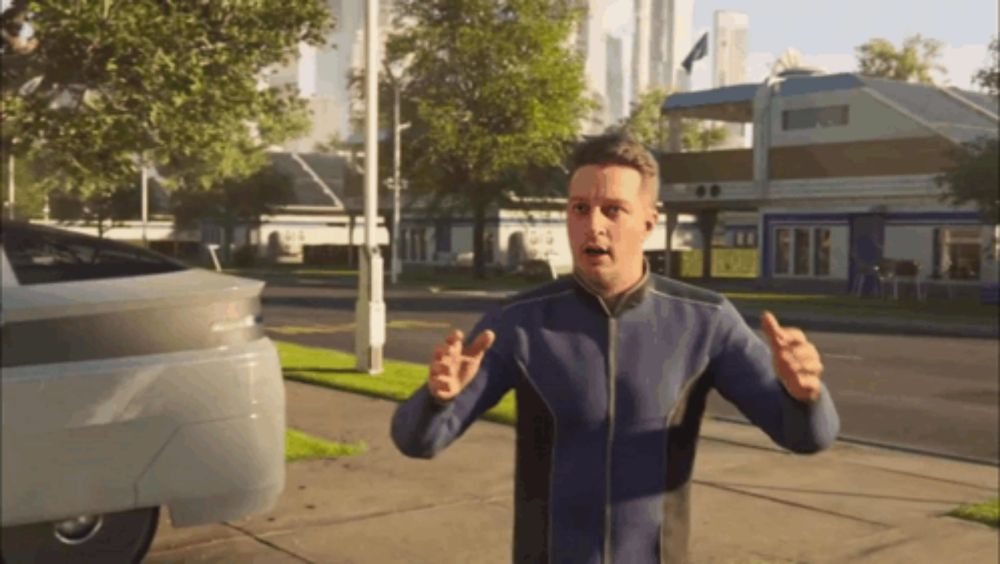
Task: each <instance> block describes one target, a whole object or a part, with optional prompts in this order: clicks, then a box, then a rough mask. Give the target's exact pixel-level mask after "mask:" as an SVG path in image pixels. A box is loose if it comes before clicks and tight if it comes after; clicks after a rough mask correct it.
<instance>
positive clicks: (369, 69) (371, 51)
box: [354, 0, 385, 374]
mask: <svg viewBox="0 0 1000 564" xmlns="http://www.w3.org/2000/svg"><path fill="white" fill-rule="evenodd" d="M365 8H366V10H365V200H364V211H365V235H364V251H363V252H362V253H360V258H361V264H360V265H359V266H360V268H359V269H358V301H357V305H356V307H355V320H356V324H355V333H354V354H355V359H356V362H357V364H356V366H357V369H358V370H359V371H361V372H367V373H368V374H381V373H382V347H383V345H384V344H385V302H384V301H383V300H382V283H383V274H382V255H381V254H380V252H379V248H378V244H377V242H376V240H375V234H376V231H375V228H376V222H377V219H376V204H377V202H376V199H377V198H378V192H377V188H378V70H377V69H378V60H379V58H378V39H379V35H378V14H379V12H378V0H366V2H365Z"/></svg>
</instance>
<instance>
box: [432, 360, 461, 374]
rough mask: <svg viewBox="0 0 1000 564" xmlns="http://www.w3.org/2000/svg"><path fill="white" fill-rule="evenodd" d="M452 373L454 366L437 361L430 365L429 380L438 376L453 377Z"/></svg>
mask: <svg viewBox="0 0 1000 564" xmlns="http://www.w3.org/2000/svg"><path fill="white" fill-rule="evenodd" d="M454 373H455V365H454V364H452V363H450V362H446V361H443V360H439V361H437V362H432V363H431V373H430V376H431V378H435V377H440V376H447V377H453V376H454Z"/></svg>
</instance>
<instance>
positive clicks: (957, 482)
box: [850, 462, 996, 492]
mask: <svg viewBox="0 0 1000 564" xmlns="http://www.w3.org/2000/svg"><path fill="white" fill-rule="evenodd" d="M850 464H854V465H855V466H860V467H862V468H869V469H875V470H881V471H883V472H889V473H892V474H900V475H903V476H911V477H913V478H922V479H924V480H930V481H932V482H942V483H945V484H954V485H956V486H965V487H967V488H974V489H977V490H983V491H987V492H991V491H995V490H996V488H994V487H990V486H984V485H982V484H972V483H969V482H963V481H961V480H952V479H949V478H939V477H937V476H928V475H926V474H918V473H916V472H907V471H906V470H897V469H895V468H886V467H884V466H878V465H876V464H865V463H864V462H850Z"/></svg>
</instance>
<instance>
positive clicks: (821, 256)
mask: <svg viewBox="0 0 1000 564" xmlns="http://www.w3.org/2000/svg"><path fill="white" fill-rule="evenodd" d="M830 247H831V243H830V230H829V229H823V228H821V227H820V228H816V229H815V230H813V264H814V265H815V267H814V268H815V274H816V276H829V275H830Z"/></svg>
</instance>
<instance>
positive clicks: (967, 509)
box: [948, 498, 1000, 527]
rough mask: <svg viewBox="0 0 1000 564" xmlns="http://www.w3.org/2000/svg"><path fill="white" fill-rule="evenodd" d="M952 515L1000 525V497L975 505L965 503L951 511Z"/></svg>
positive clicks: (993, 525)
mask: <svg viewBox="0 0 1000 564" xmlns="http://www.w3.org/2000/svg"><path fill="white" fill-rule="evenodd" d="M948 515H951V516H952V517H958V518H959V519H967V520H969V521H976V522H977V523H983V524H985V525H989V526H991V527H1000V498H997V499H993V500H991V501H987V502H984V503H977V504H974V505H963V506H962V507H959V508H957V509H955V510H953V511H951V512H950V513H948Z"/></svg>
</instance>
